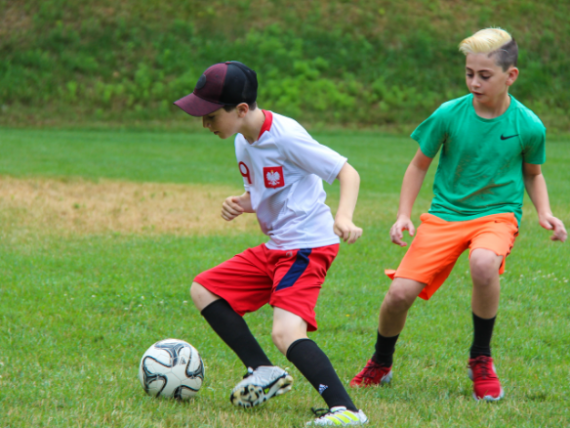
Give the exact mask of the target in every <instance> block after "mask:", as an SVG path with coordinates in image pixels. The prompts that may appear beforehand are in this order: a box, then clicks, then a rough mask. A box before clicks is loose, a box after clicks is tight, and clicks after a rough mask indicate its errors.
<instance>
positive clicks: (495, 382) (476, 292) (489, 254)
mask: <svg viewBox="0 0 570 428" xmlns="http://www.w3.org/2000/svg"><path fill="white" fill-rule="evenodd" d="M503 258H504V257H503V256H497V255H496V254H495V253H494V252H493V251H491V250H487V249H484V248H476V249H474V250H473V251H472V252H471V256H470V258H469V265H470V268H471V278H472V280H473V296H472V310H473V327H474V334H473V344H472V345H471V350H470V358H469V376H470V377H471V379H472V380H473V382H474V392H473V396H474V397H475V399H477V400H479V399H484V400H488V401H496V400H499V399H501V398H502V397H503V395H504V391H503V389H502V388H501V384H500V382H499V379H498V378H497V375H496V373H495V368H494V365H493V359H492V358H491V337H492V335H493V327H494V324H495V318H496V316H497V310H498V307H499V294H500V282H499V268H500V266H501V264H502V262H503Z"/></svg>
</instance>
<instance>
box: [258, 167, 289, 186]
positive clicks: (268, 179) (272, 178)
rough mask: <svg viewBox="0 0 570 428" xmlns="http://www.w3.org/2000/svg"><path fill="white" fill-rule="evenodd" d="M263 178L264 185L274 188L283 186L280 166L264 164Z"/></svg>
mask: <svg viewBox="0 0 570 428" xmlns="http://www.w3.org/2000/svg"><path fill="white" fill-rule="evenodd" d="M263 179H264V181H265V187H268V188H270V189H275V188H277V187H283V186H285V179H284V177H283V167H282V166H266V167H264V168H263Z"/></svg>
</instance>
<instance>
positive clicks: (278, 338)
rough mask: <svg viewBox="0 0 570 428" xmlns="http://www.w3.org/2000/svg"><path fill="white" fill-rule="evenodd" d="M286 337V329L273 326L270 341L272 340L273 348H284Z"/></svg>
mask: <svg viewBox="0 0 570 428" xmlns="http://www.w3.org/2000/svg"><path fill="white" fill-rule="evenodd" d="M288 336H289V334H288V331H287V329H286V328H284V327H283V326H276V325H274V326H273V330H271V339H272V340H273V343H274V344H275V346H277V348H279V350H281V348H283V347H284V346H285V343H286V342H287V339H288Z"/></svg>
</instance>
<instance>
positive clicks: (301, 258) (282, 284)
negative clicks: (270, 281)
mask: <svg viewBox="0 0 570 428" xmlns="http://www.w3.org/2000/svg"><path fill="white" fill-rule="evenodd" d="M312 250H313V249H312V248H302V249H300V250H299V251H297V257H296V259H295V262H293V264H292V265H291V267H290V268H289V271H288V272H287V273H286V274H285V276H283V278H281V281H279V284H278V285H277V288H275V291H279V290H283V289H284V288H289V287H292V286H293V285H294V284H295V282H297V280H298V279H299V278H300V277H301V275H303V272H305V269H307V266H309V255H310V254H311V251H312Z"/></svg>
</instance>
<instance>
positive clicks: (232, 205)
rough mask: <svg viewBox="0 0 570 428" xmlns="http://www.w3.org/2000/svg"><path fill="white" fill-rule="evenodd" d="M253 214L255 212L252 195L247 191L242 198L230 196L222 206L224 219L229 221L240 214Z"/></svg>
mask: <svg viewBox="0 0 570 428" xmlns="http://www.w3.org/2000/svg"><path fill="white" fill-rule="evenodd" d="M253 212H255V211H253V208H252V207H251V195H250V194H249V192H247V191H246V192H244V193H243V195H240V196H228V197H227V198H226V200H225V201H224V203H223V204H222V218H223V219H224V220H227V221H231V220H233V219H234V218H236V217H237V216H238V215H240V214H243V213H253Z"/></svg>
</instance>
